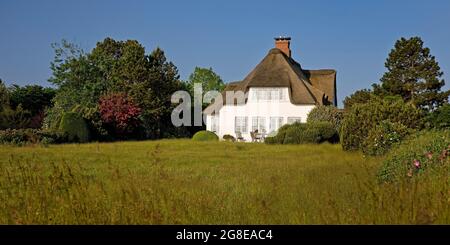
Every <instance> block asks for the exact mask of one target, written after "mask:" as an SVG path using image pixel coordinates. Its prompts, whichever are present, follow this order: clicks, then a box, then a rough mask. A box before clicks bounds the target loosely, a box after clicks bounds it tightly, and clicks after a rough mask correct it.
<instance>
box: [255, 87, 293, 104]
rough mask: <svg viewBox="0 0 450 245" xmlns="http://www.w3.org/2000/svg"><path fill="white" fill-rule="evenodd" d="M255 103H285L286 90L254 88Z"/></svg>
mask: <svg viewBox="0 0 450 245" xmlns="http://www.w3.org/2000/svg"><path fill="white" fill-rule="evenodd" d="M253 100H254V101H285V100H286V89H285V88H283V87H280V88H253Z"/></svg>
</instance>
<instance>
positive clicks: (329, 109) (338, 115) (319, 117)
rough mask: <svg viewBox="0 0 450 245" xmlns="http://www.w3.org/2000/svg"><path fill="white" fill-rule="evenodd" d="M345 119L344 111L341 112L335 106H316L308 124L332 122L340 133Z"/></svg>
mask: <svg viewBox="0 0 450 245" xmlns="http://www.w3.org/2000/svg"><path fill="white" fill-rule="evenodd" d="M343 117H344V113H343V111H342V110H339V109H338V108H336V107H335V106H331V105H330V106H324V105H320V106H316V107H314V109H312V110H311V111H310V112H309V114H308V123H309V122H330V123H331V124H333V126H334V129H335V130H336V132H339V131H340V129H341V121H342V118H343Z"/></svg>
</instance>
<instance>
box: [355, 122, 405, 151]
mask: <svg viewBox="0 0 450 245" xmlns="http://www.w3.org/2000/svg"><path fill="white" fill-rule="evenodd" d="M410 133H411V129H409V128H407V127H406V126H405V125H403V124H401V123H392V122H390V121H389V120H385V121H382V122H381V123H380V124H379V125H377V126H375V127H374V128H372V129H371V130H370V131H369V133H368V136H367V138H366V139H365V140H364V143H363V148H362V150H363V152H364V153H366V154H368V155H372V156H376V155H383V154H385V153H387V152H388V151H389V149H390V148H391V147H392V146H393V145H394V144H398V143H399V142H400V141H401V140H403V139H404V138H405V137H406V136H407V135H408V134H410Z"/></svg>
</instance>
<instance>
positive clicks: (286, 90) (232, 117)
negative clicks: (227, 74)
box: [203, 37, 336, 141]
mask: <svg viewBox="0 0 450 245" xmlns="http://www.w3.org/2000/svg"><path fill="white" fill-rule="evenodd" d="M290 40H291V38H289V37H279V38H275V48H273V49H271V50H270V51H269V53H268V54H267V55H266V57H264V59H263V60H262V61H261V62H260V63H259V64H258V65H257V66H256V67H255V68H254V69H253V71H252V72H250V73H249V74H248V75H247V77H245V78H244V80H242V81H239V82H232V83H229V84H228V85H227V86H226V88H225V89H224V91H223V92H222V101H219V100H217V99H216V100H215V102H214V103H212V104H211V105H209V106H208V107H207V108H206V109H205V110H204V111H203V113H204V115H205V116H206V129H207V130H209V131H213V132H215V133H216V134H217V135H218V136H219V137H220V138H222V137H223V136H224V135H226V134H229V135H232V136H234V137H236V135H242V137H243V138H244V139H245V140H246V141H250V140H251V136H250V132H254V131H255V130H258V132H259V133H263V134H270V133H271V132H275V131H276V130H277V129H278V128H279V127H280V126H282V125H284V124H286V123H293V122H296V121H300V122H306V119H307V116H308V113H309V112H310V111H311V109H313V108H314V107H315V106H316V105H328V104H331V105H336V71H335V70H329V69H327V70H305V69H303V68H302V67H301V66H300V64H299V63H297V62H296V61H295V60H294V59H293V58H292V57H291V50H290ZM233 94H235V95H239V94H241V95H245V96H243V98H242V99H241V100H239V99H236V98H233V97H231V96H230V95H233ZM220 102H222V103H220Z"/></svg>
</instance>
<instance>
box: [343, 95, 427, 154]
mask: <svg viewBox="0 0 450 245" xmlns="http://www.w3.org/2000/svg"><path fill="white" fill-rule="evenodd" d="M384 120H389V121H390V122H392V123H402V124H403V125H405V126H406V127H408V128H412V129H414V128H420V127H421V126H422V124H423V122H422V113H421V111H420V110H419V109H417V108H415V107H414V106H413V105H411V104H407V103H405V102H403V100H402V99H401V98H400V99H398V98H391V99H381V98H377V97H374V98H373V99H372V100H370V101H369V102H367V103H366V104H355V105H353V106H352V108H351V109H350V111H348V112H346V114H345V116H344V120H343V121H342V128H341V132H340V133H341V134H340V136H341V143H342V147H343V149H344V150H357V149H362V147H363V143H364V141H365V139H366V138H367V136H368V135H369V131H370V130H372V129H373V128H374V127H376V126H377V125H378V124H379V123H380V122H382V121H384Z"/></svg>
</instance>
